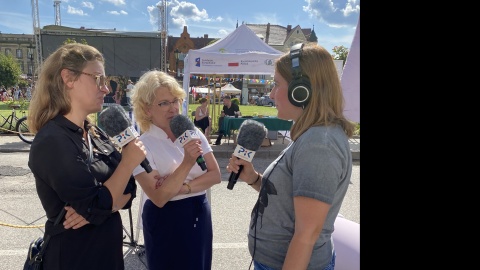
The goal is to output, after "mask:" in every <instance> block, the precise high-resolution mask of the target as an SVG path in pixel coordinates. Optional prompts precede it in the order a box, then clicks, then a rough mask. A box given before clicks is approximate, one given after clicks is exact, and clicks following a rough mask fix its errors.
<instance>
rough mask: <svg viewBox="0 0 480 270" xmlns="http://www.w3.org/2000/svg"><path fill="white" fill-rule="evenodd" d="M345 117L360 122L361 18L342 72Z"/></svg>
mask: <svg viewBox="0 0 480 270" xmlns="http://www.w3.org/2000/svg"><path fill="white" fill-rule="evenodd" d="M341 78H342V79H341V80H342V87H343V96H344V97H345V109H344V113H345V117H347V118H348V119H349V120H350V121H354V122H357V123H360V18H359V19H358V23H357V29H356V31H355V36H354V37H353V41H352V46H350V52H349V53H348V56H347V60H346V62H345V67H344V69H343V73H342V77H341Z"/></svg>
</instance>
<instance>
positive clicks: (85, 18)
mask: <svg viewBox="0 0 480 270" xmlns="http://www.w3.org/2000/svg"><path fill="white" fill-rule="evenodd" d="M37 1H38V9H39V19H40V27H41V28H43V27H44V26H45V25H54V24H55V8H54V1H53V0H37ZM2 2H3V1H2ZM161 2H162V1H161V0H160V1H159V0H153V1H152V0H61V4H60V21H61V25H62V26H67V27H73V28H80V27H81V26H84V27H85V28H97V29H114V28H115V29H116V30H117V31H135V32H136V31H139V32H151V31H158V30H159V24H158V16H159V9H158V8H157V5H160V4H161ZM167 3H168V12H169V14H168V15H167V18H168V35H171V36H176V37H178V36H180V34H181V33H182V31H183V26H184V25H186V26H187V27H188V28H187V29H188V32H189V33H190V36H191V37H203V35H204V34H208V36H209V37H210V38H222V37H225V36H226V35H228V34H229V33H231V32H232V31H233V30H235V27H236V24H237V21H238V24H239V25H240V24H242V22H245V23H250V24H267V23H270V24H277V25H282V26H285V27H286V26H287V25H289V24H290V25H292V27H295V26H297V25H300V27H302V28H314V29H315V33H316V35H317V37H318V43H319V44H320V45H322V46H324V47H325V48H326V49H327V50H328V51H330V52H331V51H332V49H333V47H334V46H339V45H343V46H345V47H347V48H350V46H351V43H352V40H353V36H354V34H355V28H356V26H357V22H358V18H359V14H360V0H287V1H279V0H241V1H238V0H236V1H232V0H187V1H178V0H168V1H167ZM0 32H1V33H4V34H23V33H24V34H32V33H33V21H32V7H31V0H17V1H15V0H7V1H5V2H3V3H2V8H1V10H0Z"/></svg>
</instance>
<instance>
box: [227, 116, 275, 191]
mask: <svg viewBox="0 0 480 270" xmlns="http://www.w3.org/2000/svg"><path fill="white" fill-rule="evenodd" d="M265 137H267V128H266V127H265V125H263V124H262V123H260V122H258V121H255V120H252V119H247V120H245V121H243V123H242V125H241V126H240V128H239V129H238V136H237V147H235V151H234V152H233V155H235V156H236V157H237V158H241V159H243V160H246V161H249V162H252V159H253V156H254V155H255V151H257V150H258V148H260V146H261V145H262V142H263V139H265ZM242 169H243V166H242V165H240V168H239V169H238V173H234V172H232V173H231V174H230V178H228V185H227V188H228V189H233V186H235V184H236V183H237V180H238V177H239V176H240V173H241V172H242Z"/></svg>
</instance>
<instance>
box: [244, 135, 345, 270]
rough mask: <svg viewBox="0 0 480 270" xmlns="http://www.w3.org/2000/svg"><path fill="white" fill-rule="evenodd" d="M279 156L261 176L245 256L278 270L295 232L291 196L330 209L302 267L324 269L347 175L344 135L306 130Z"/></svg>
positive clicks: (330, 249)
mask: <svg viewBox="0 0 480 270" xmlns="http://www.w3.org/2000/svg"><path fill="white" fill-rule="evenodd" d="M283 153H284V155H283V157H282V154H283ZM282 154H281V155H280V156H279V157H278V158H277V159H276V160H275V161H274V162H272V163H271V164H270V165H269V166H268V168H267V169H266V170H265V172H264V174H263V177H264V178H263V182H262V189H261V190H260V193H259V201H257V203H256V205H255V207H254V209H253V210H252V219H251V221H250V227H249V229H250V230H249V233H248V246H249V249H250V254H251V255H252V256H254V259H255V260H256V261H258V262H260V263H262V264H265V265H268V266H269V267H272V268H275V269H281V268H282V265H283V262H284V261H285V256H286V254H287V250H288V247H289V244H290V241H291V239H292V237H293V234H294V232H295V212H294V206H293V197H294V196H304V197H309V198H313V199H316V200H319V201H322V202H325V203H328V204H330V205H331V207H330V210H329V212H328V214H327V218H326V220H325V224H324V227H323V229H322V232H321V234H320V237H319V238H318V240H317V242H316V243H315V246H314V247H313V253H312V256H311V258H310V263H309V265H308V269H324V268H325V267H326V266H327V265H328V264H329V262H330V260H331V256H332V249H333V241H332V239H331V236H332V233H333V230H334V223H335V218H336V217H337V214H338V212H339V211H340V206H341V204H342V202H343V198H344V197H345V193H346V192H347V188H348V185H349V183H350V176H351V174H352V154H351V151H350V145H349V143H348V137H347V136H346V135H345V132H343V130H342V129H341V127H339V126H330V127H325V126H316V127H311V128H310V129H308V130H307V131H306V132H305V133H304V134H302V135H301V136H300V137H299V138H298V139H297V140H296V141H295V142H292V143H291V144H290V145H289V146H288V147H287V148H285V150H284V151H283V152H282ZM254 162H255V161H254ZM277 162H278V164H277ZM311 210H312V211H315V209H311ZM312 214H314V213H313V212H312ZM255 222H256V228H255V227H254V226H253V224H254V223H255ZM255 237H256V244H255V254H254V242H255V240H254V238H255Z"/></svg>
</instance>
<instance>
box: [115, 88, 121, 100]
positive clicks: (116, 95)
mask: <svg viewBox="0 0 480 270" xmlns="http://www.w3.org/2000/svg"><path fill="white" fill-rule="evenodd" d="M122 98H123V89H122V88H120V87H119V88H117V91H116V92H115V103H117V104H121V103H122Z"/></svg>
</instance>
